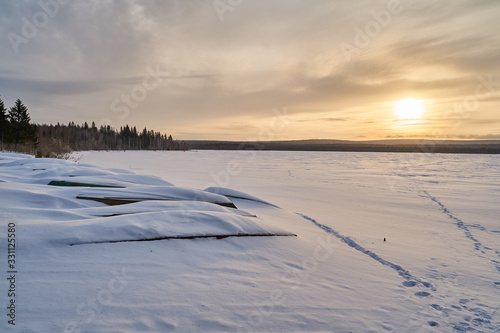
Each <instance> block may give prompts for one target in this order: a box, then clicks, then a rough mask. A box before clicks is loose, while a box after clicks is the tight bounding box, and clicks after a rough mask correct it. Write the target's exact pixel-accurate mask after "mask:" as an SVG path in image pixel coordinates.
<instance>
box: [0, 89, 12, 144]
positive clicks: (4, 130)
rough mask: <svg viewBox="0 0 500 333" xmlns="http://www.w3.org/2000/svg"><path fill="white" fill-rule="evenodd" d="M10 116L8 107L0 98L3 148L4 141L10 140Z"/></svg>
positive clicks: (0, 126)
mask: <svg viewBox="0 0 500 333" xmlns="http://www.w3.org/2000/svg"><path fill="white" fill-rule="evenodd" d="M9 125H10V124H9V118H8V116H7V109H6V108H5V104H4V103H3V101H2V99H1V98H0V145H1V146H0V148H1V149H2V150H3V143H4V141H8V132H9Z"/></svg>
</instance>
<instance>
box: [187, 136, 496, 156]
mask: <svg viewBox="0 0 500 333" xmlns="http://www.w3.org/2000/svg"><path fill="white" fill-rule="evenodd" d="M185 143H186V144H187V146H188V148H189V149H199V150H278V151H279V150H281V151H353V152H404V153H410V152H414V153H450V154H500V140H467V141H462V140H407V139H405V140H375V141H345V140H292V141H253V142H245V141H212V140H188V141H185Z"/></svg>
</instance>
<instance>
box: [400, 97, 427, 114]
mask: <svg viewBox="0 0 500 333" xmlns="http://www.w3.org/2000/svg"><path fill="white" fill-rule="evenodd" d="M423 112H424V104H423V103H422V101H421V100H418V99H413V98H409V99H403V100H401V101H398V102H397V103H396V115H397V116H398V117H399V119H418V118H420V117H421V116H422V113H423Z"/></svg>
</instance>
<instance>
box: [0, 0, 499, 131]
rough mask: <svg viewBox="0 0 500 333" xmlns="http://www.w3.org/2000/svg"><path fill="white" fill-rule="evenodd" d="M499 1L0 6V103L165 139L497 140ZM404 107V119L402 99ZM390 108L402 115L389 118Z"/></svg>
mask: <svg viewBox="0 0 500 333" xmlns="http://www.w3.org/2000/svg"><path fill="white" fill-rule="evenodd" d="M499 14H500V2H499V1H498V0H474V1H472V0H469V1H464V0H453V1H452V0H399V1H398V0H387V1H383V0H380V1H379V0H359V1H350V0H336V1H335V0H330V1H326V0H307V1H306V0H303V1H300V0H265V1H264V0H190V1H186V0H148V1H146V0H143V1H139V0H119V1H118V0H115V1H113V0H86V1H76V0H40V1H1V2H0V97H1V98H2V100H3V101H4V102H5V103H6V105H7V106H11V105H12V104H13V103H14V101H15V100H16V99H18V98H20V99H21V100H22V101H23V102H24V104H26V106H27V107H28V108H29V112H30V115H31V118H32V121H33V122H35V123H46V124H50V123H52V124H55V123H57V122H60V123H68V122H70V121H74V122H75V123H79V124H81V123H83V122H89V123H90V122H92V121H95V123H96V125H97V126H100V125H111V126H112V127H115V128H119V127H120V126H123V125H125V124H130V125H133V126H137V128H138V129H142V128H143V127H147V128H148V129H154V130H157V131H161V132H163V133H167V134H172V135H173V136H174V138H177V139H217V140H255V139H258V140H292V139H344V140H372V139H392V138H394V139H396V138H427V139H445V138H446V139H500V112H499V111H500V34H498V31H500V19H499ZM408 99H410V100H414V101H417V102H416V105H420V108H421V109H420V110H419V112H418V114H419V116H415V117H413V118H411V119H405V117H402V116H401V112H398V110H397V105H398V102H399V101H402V100H408ZM403 113H404V111H403Z"/></svg>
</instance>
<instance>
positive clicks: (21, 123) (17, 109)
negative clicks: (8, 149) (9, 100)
mask: <svg viewBox="0 0 500 333" xmlns="http://www.w3.org/2000/svg"><path fill="white" fill-rule="evenodd" d="M9 120H10V125H11V133H12V139H13V141H14V144H15V147H16V148H17V145H18V144H19V143H24V142H26V141H31V142H33V141H36V138H35V135H36V133H35V130H36V129H35V128H34V126H32V125H31V124H30V121H31V118H30V116H29V113H28V108H27V107H26V106H25V105H24V104H23V103H22V102H21V100H20V99H18V100H17V101H16V103H15V104H14V106H13V107H11V108H10V110H9Z"/></svg>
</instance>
